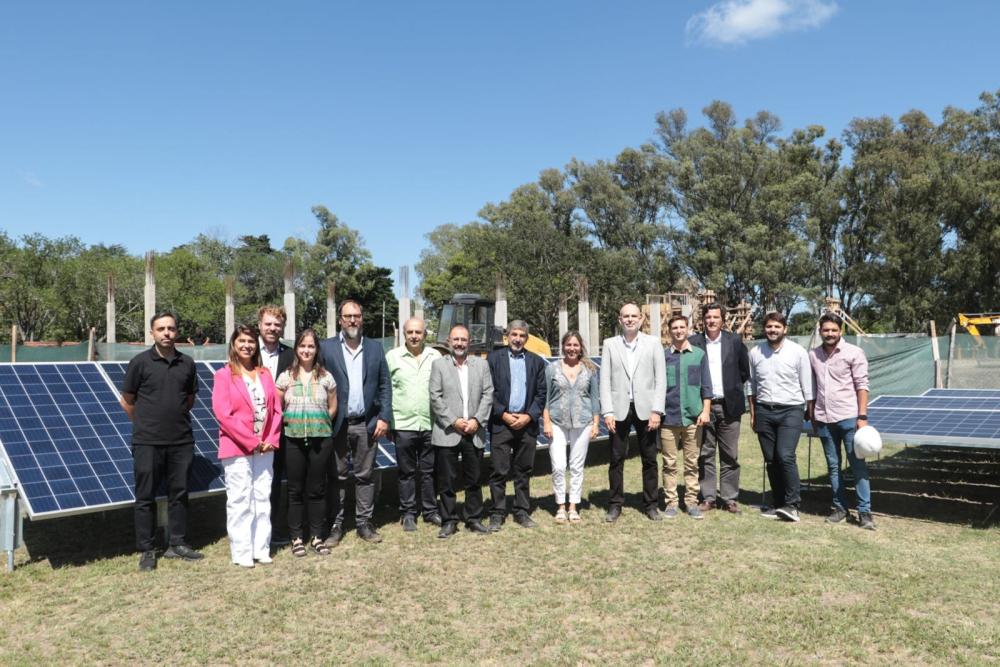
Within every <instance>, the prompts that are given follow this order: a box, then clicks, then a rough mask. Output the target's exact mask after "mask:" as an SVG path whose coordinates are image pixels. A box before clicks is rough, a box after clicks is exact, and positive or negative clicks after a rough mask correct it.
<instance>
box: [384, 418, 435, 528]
mask: <svg viewBox="0 0 1000 667" xmlns="http://www.w3.org/2000/svg"><path fill="white" fill-rule="evenodd" d="M393 439H394V440H395V441H396V465H397V468H398V469H397V473H398V477H399V513H400V514H402V515H403V516H406V515H410V516H414V517H415V516H417V515H418V514H421V515H423V516H424V517H427V516H430V515H431V514H437V511H438V508H437V495H436V494H435V493H434V450H435V447H433V446H432V445H431V432H430V431H393ZM418 486H419V488H420V505H419V507H418V506H417V488H418Z"/></svg>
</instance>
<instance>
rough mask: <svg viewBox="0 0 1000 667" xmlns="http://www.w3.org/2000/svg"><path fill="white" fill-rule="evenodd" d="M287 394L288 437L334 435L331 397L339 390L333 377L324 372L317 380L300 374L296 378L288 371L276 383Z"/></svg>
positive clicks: (285, 416)
mask: <svg viewBox="0 0 1000 667" xmlns="http://www.w3.org/2000/svg"><path fill="white" fill-rule="evenodd" d="M274 386H275V387H277V388H278V391H282V392H284V394H285V409H284V413H283V414H284V421H285V437H288V438H321V437H325V436H328V435H331V434H332V433H333V428H332V425H331V424H330V411H329V400H330V399H329V396H330V394H332V393H333V392H334V391H336V389H337V383H336V382H334V380H333V375H331V374H330V373H329V372H324V373H323V375H322V376H321V377H320V378H319V379H318V380H316V379H314V378H313V375H312V373H303V372H302V371H299V376H298V377H297V378H293V377H292V375H291V372H290V371H288V370H286V371H285V372H283V373H282V374H281V375H279V376H278V381H277V382H275V383H274Z"/></svg>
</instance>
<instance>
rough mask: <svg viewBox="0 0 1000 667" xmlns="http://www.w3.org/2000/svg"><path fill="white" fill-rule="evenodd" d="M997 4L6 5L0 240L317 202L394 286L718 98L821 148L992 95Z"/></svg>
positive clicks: (276, 238)
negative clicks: (500, 207)
mask: <svg viewBox="0 0 1000 667" xmlns="http://www.w3.org/2000/svg"><path fill="white" fill-rule="evenodd" d="M998 25H1000V3H996V2H985V1H984V2H956V3H944V2H935V3H915V2H903V1H898V0H879V1H878V2H872V1H870V0H864V1H862V0H836V1H834V0H727V1H724V2H713V1H695V0H670V1H667V0H663V1H661V2H641V1H634V2H620V3H612V2H563V1H549V2H504V3H499V2H497V3H473V2H419V3H418V2H350V3H346V2H345V3H334V2H295V3H252V2H251V3H247V2H187V1H180V2H170V3H168V2H158V3H157V2H134V1H133V2H110V1H109V2H99V3H82V2H45V1H44V0H39V1H38V2H32V3H19V2H10V3H4V5H3V7H2V8H0V85H2V88H0V91H2V92H0V100H2V104H0V229H2V230H4V231H6V232H7V234H9V235H11V236H21V235H23V234H27V233H32V232H42V233H44V234H46V235H49V236H61V235H67V234H73V235H76V236H79V237H80V238H82V239H83V240H84V241H85V242H87V243H107V244H112V243H119V244H123V245H125V246H126V247H127V248H128V249H129V250H130V251H132V252H135V253H141V252H144V251H145V250H168V249H169V248H171V247H173V246H175V245H178V244H181V243H184V242H186V241H189V240H190V239H192V238H193V237H194V236H195V235H197V234H198V233H201V232H207V233H210V234H216V235H221V236H224V237H228V238H233V237H236V236H238V235H243V234H265V233H266V234H269V235H270V236H271V239H272V243H273V245H275V246H280V245H281V243H282V242H283V241H284V239H285V238H286V237H288V236H301V237H304V238H309V239H312V238H313V236H314V234H315V230H316V225H315V222H314V220H313V218H312V216H311V214H310V207H311V206H313V205H314V204H323V205H325V206H327V207H328V208H330V209H331V210H332V211H334V212H335V213H336V214H337V215H338V216H340V218H341V219H342V220H343V221H344V222H346V223H347V224H349V225H350V226H352V227H354V228H355V229H358V230H359V231H360V232H361V233H362V235H363V237H364V239H365V241H366V244H367V246H368V248H369V249H370V250H371V251H372V253H373V255H374V259H375V261H376V262H377V263H378V264H381V265H383V266H389V267H391V268H392V269H393V272H394V275H395V273H396V271H397V270H398V267H399V266H400V265H403V264H410V265H412V264H413V263H415V262H416V261H417V259H418V257H419V252H420V250H421V249H422V248H424V247H426V240H425V238H424V235H425V234H426V233H427V232H429V231H430V230H432V229H433V228H434V227H436V226H438V225H440V224H444V223H449V222H451V223H463V222H467V221H470V220H473V219H475V216H476V213H477V211H478V210H479V209H480V207H481V206H482V205H483V204H484V203H486V202H490V201H494V202H495V201H499V200H502V199H504V198H506V197H507V195H508V194H509V193H510V192H511V190H513V189H514V188H515V187H517V186H518V185H520V184H522V183H526V182H530V181H532V180H534V179H535V178H536V177H537V175H538V172H539V171H540V170H542V169H545V168H547V167H562V166H564V165H565V164H566V163H567V162H568V161H569V160H570V159H571V158H573V157H576V158H579V159H582V160H587V161H591V160H595V159H599V158H612V157H614V155H615V154H616V153H617V152H618V151H620V150H621V149H622V148H624V147H626V146H636V145H639V144H641V143H643V142H644V141H647V140H649V139H650V138H651V137H652V135H653V127H654V122H653V118H654V116H655V114H656V112H657V111H660V110H666V109H671V108H675V107H683V108H684V109H686V110H687V111H688V115H689V117H690V118H691V120H692V121H700V111H699V110H700V109H701V108H702V107H704V106H705V105H706V104H708V103H709V102H710V101H712V100H713V99H722V100H726V101H728V102H730V103H731V104H733V106H734V107H735V109H736V111H737V113H738V114H739V115H740V117H741V118H743V117H746V116H748V115H750V114H753V113H755V112H756V111H758V110H761V109H767V110H769V111H772V112H774V113H776V114H777V115H778V116H779V117H781V119H782V120H783V123H784V130H785V131H788V130H791V129H792V128H795V127H801V126H804V125H807V124H812V123H818V124H821V125H824V126H825V127H826V128H827V132H828V134H829V135H834V136H837V135H839V134H840V132H841V131H842V130H843V128H844V127H845V126H846V125H847V123H849V122H850V120H851V119H852V118H854V117H857V116H872V115H881V114H889V115H892V116H894V117H898V115H899V114H901V113H903V112H905V111H907V110H909V109H912V108H918V109H922V110H924V111H925V112H927V113H928V114H930V115H931V117H932V118H935V119H939V118H940V113H941V111H942V110H943V109H944V107H945V106H948V105H953V106H959V107H965V108H972V107H974V106H976V104H977V98H978V95H979V94H980V93H981V92H983V91H985V90H993V91H995V90H997V89H998V88H1000V77H998V72H1000V57H998V56H1000V43H998V40H997V39H996V34H995V31H996V27H997V26H998Z"/></svg>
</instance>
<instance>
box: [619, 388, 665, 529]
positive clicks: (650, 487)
mask: <svg viewBox="0 0 1000 667" xmlns="http://www.w3.org/2000/svg"><path fill="white" fill-rule="evenodd" d="M648 425H649V420H648V419H639V416H638V415H636V414H635V405H630V406H629V409H628V415H627V416H626V417H625V419H624V421H617V420H615V432H614V433H611V434H609V435H610V436H611V463H610V465H608V487H609V498H608V505H609V506H610V507H621V506H622V505H623V504H625V459H626V457H628V434H629V431H630V430H631V429H633V428H634V429H635V436H636V440H638V442H639V456H640V457H641V458H642V506H643V509H644V510H650V509H655V508H656V505H657V503H658V502H659V493H660V485H659V482H658V481H657V479H656V451H657V449H658V448H657V446H656V432H655V431H648V430H646V427H647V426H648Z"/></svg>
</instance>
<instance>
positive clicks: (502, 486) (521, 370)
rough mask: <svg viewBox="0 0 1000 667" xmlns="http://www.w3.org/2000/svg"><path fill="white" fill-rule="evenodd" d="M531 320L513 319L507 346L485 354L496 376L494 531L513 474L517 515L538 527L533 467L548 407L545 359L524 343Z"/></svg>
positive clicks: (504, 507) (525, 524) (500, 523)
mask: <svg viewBox="0 0 1000 667" xmlns="http://www.w3.org/2000/svg"><path fill="white" fill-rule="evenodd" d="M527 342H528V325H527V324H526V323H525V322H523V321H521V320H514V321H513V322H511V323H510V325H509V326H508V327H507V343H508V346H507V347H504V348H501V349H499V350H493V351H492V352H490V354H489V355H488V356H487V357H486V362H487V363H488V364H489V367H490V375H491V376H492V378H493V412H492V414H491V415H490V458H491V459H492V461H493V472H492V473H491V474H490V496H491V497H492V498H493V512H492V514H490V525H489V530H490V532H492V533H495V532H497V531H499V530H500V528H501V527H502V526H503V522H504V518H505V517H506V515H507V479H508V478H509V477H511V473H512V472H513V478H514V521H516V522H517V523H519V524H520V525H521V526H523V527H525V528H533V527H534V526H535V522H534V521H533V520H532V519H531V492H530V489H529V484H530V480H531V470H532V468H533V467H534V465H535V449H536V448H537V446H538V422H539V421H540V420H541V418H542V410H543V409H544V408H545V364H546V361H545V360H544V359H542V358H541V357H540V356H538V355H537V354H535V353H534V352H529V351H527V350H525V349H524V344H525V343H527Z"/></svg>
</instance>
